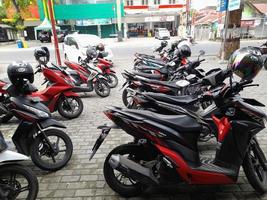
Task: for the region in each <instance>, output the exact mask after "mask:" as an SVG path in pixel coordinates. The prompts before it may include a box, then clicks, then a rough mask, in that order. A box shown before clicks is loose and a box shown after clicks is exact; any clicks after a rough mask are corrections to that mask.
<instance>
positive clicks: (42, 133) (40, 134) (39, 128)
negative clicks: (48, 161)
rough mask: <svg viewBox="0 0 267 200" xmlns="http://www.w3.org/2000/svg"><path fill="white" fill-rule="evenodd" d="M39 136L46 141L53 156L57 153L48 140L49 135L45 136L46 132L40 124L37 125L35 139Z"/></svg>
mask: <svg viewBox="0 0 267 200" xmlns="http://www.w3.org/2000/svg"><path fill="white" fill-rule="evenodd" d="M37 136H38V137H41V139H42V140H44V141H45V142H46V144H48V146H49V149H50V150H51V154H52V155H54V154H56V153H57V152H56V150H55V148H54V147H53V145H52V143H51V142H50V140H49V139H48V137H47V135H46V134H45V132H44V130H43V129H42V128H41V126H40V125H39V124H38V123H37V133H36V135H35V137H37Z"/></svg>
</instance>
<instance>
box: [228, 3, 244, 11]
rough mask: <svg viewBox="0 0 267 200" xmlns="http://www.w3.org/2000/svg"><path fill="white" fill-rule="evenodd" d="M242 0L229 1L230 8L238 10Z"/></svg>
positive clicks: (230, 9)
mask: <svg viewBox="0 0 267 200" xmlns="http://www.w3.org/2000/svg"><path fill="white" fill-rule="evenodd" d="M240 1H241V0H229V1H228V10H229V11H233V10H238V9H239V8H240Z"/></svg>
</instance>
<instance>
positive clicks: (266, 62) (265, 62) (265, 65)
mask: <svg viewBox="0 0 267 200" xmlns="http://www.w3.org/2000/svg"><path fill="white" fill-rule="evenodd" d="M264 68H265V69H266V70H267V58H266V59H265V61H264Z"/></svg>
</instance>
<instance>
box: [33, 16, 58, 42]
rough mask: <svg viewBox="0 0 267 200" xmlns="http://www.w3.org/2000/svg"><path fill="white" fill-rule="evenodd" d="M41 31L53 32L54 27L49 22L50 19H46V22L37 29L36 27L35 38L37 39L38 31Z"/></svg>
mask: <svg viewBox="0 0 267 200" xmlns="http://www.w3.org/2000/svg"><path fill="white" fill-rule="evenodd" d="M56 29H57V30H60V27H58V26H56ZM41 30H52V25H51V23H50V21H49V19H47V18H44V21H43V22H42V23H41V24H40V25H39V26H37V27H34V32H35V38H36V39H37V31H41Z"/></svg>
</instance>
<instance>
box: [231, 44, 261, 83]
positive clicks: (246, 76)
mask: <svg viewBox="0 0 267 200" xmlns="http://www.w3.org/2000/svg"><path fill="white" fill-rule="evenodd" d="M261 55H262V54H261V51H260V49H258V48H255V47H245V48H241V49H238V50H236V51H235V52H234V53H233V54H232V55H231V57H230V59H229V61H228V65H227V68H228V69H231V70H232V72H233V73H234V74H236V75H237V76H239V77H240V78H241V79H242V80H252V79H253V78H254V77H255V76H256V75H257V74H258V73H259V71H260V70H261V68H262V67H263V60H262V57H261Z"/></svg>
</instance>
